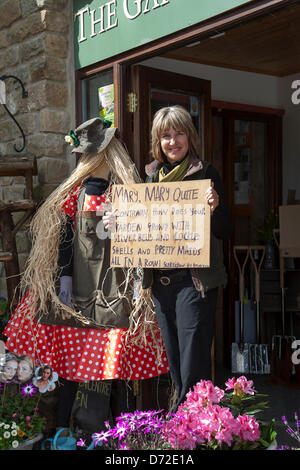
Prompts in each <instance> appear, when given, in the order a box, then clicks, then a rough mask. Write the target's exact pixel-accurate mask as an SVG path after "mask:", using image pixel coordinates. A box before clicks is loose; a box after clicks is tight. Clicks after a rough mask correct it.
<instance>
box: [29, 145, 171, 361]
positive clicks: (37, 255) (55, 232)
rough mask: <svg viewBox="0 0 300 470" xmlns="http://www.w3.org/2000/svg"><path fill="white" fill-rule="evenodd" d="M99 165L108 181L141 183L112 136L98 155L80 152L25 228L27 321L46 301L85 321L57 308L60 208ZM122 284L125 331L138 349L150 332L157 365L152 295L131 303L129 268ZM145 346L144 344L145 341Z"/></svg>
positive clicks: (62, 222) (158, 348)
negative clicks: (128, 308)
mask: <svg viewBox="0 0 300 470" xmlns="http://www.w3.org/2000/svg"><path fill="white" fill-rule="evenodd" d="M104 162H106V163H107V165H108V167H109V169H110V172H111V182H112V183H117V184H134V183H140V182H141V181H142V180H141V178H140V176H139V174H138V172H137V170H136V167H135V165H134V163H133V162H132V160H131V159H130V157H129V155H128V153H127V151H126V150H125V148H124V146H123V145H122V144H121V142H120V141H119V140H118V139H117V138H116V137H113V138H112V140H111V142H110V144H109V145H108V147H106V149H105V150H104V151H102V152H101V153H99V154H95V155H90V154H83V155H82V156H81V158H80V161H79V163H78V165H77V167H76V168H75V170H74V171H73V172H72V173H71V175H70V176H69V178H67V179H66V180H65V181H64V182H63V183H62V184H61V185H60V186H58V187H57V188H56V189H55V190H54V191H53V192H52V193H51V195H50V196H49V197H48V198H47V199H46V201H45V202H44V203H43V204H42V205H41V207H40V208H39V210H38V211H37V212H36V214H35V215H34V217H33V219H32V221H31V224H30V229H29V231H30V235H31V239H32V248H31V252H30V255H29V257H28V260H27V266H26V269H25V271H24V273H23V277H22V280H21V285H20V293H21V295H22V296H24V295H25V294H26V292H28V291H29V292H30V295H29V296H28V301H29V303H30V305H29V307H30V308H29V309H28V312H29V315H30V316H31V318H34V317H35V315H36V312H39V314H41V315H45V314H47V313H48V312H49V303H51V308H52V310H53V311H54V312H55V313H56V314H58V315H66V314H67V315H72V316H75V317H76V318H77V319H79V320H81V321H84V322H87V320H86V318H84V317H83V316H82V315H81V314H80V312H76V311H75V310H73V309H72V308H69V307H67V306H66V305H64V304H62V303H61V302H60V300H59V298H58V296H57V289H56V287H57V283H58V280H59V275H60V269H59V267H58V256H59V246H60V243H61V240H62V237H63V234H64V229H65V226H66V221H67V216H66V214H65V213H64V212H63V210H62V206H63V204H64V202H65V201H66V199H67V197H68V196H69V193H70V191H71V190H72V189H73V188H75V187H76V186H78V185H80V184H82V183H83V182H84V181H85V180H86V179H87V178H88V177H89V176H90V175H91V173H92V172H93V171H94V170H96V169H97V168H99V166H100V165H102V164H103V163H104ZM126 284H127V285H129V286H130V287H129V289H128V294H129V295H130V297H131V299H130V302H132V313H131V315H130V319H129V322H130V327H129V330H128V334H129V335H130V336H131V341H132V339H133V341H134V342H136V343H137V344H140V345H141V342H142V343H144V345H145V344H146V335H149V334H150V335H151V337H152V341H151V343H152V347H154V348H155V350H156V352H157V356H158V362H160V357H161V350H162V347H163V346H162V342H161V343H159V344H158V341H157V339H156V338H157V328H158V327H157V324H156V319H155V314H154V308H153V304H152V300H151V292H150V293H149V291H148V290H147V291H144V290H143V289H141V290H140V294H139V297H138V299H135V300H133V299H132V285H133V270H132V269H128V270H127V275H126ZM126 336H127V335H126ZM158 336H160V335H158ZM147 346H149V343H148V342H147ZM150 347H151V344H150Z"/></svg>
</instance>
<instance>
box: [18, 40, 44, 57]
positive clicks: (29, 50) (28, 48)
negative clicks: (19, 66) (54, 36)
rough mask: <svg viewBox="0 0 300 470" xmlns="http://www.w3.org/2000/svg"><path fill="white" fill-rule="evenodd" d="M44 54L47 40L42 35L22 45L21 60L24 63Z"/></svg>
mask: <svg viewBox="0 0 300 470" xmlns="http://www.w3.org/2000/svg"><path fill="white" fill-rule="evenodd" d="M43 52H45V38H44V35H43V34H40V35H38V36H35V37H34V38H31V39H29V40H27V41H25V42H24V43H22V44H21V45H20V60H21V61H22V62H23V63H24V62H26V61H27V60H29V59H31V58H32V57H35V56H36V55H38V54H42V53H43Z"/></svg>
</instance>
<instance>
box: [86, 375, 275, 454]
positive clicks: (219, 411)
mask: <svg viewBox="0 0 300 470" xmlns="http://www.w3.org/2000/svg"><path fill="white" fill-rule="evenodd" d="M225 385H226V390H225V391H224V390H222V389H220V388H219V387H216V386H214V385H213V383H212V382H211V381H205V380H201V381H200V382H198V383H197V384H196V385H195V387H194V388H193V390H190V391H189V392H188V393H187V395H186V400H185V402H184V403H182V404H181V405H180V406H179V408H178V410H177V412H176V413H168V414H165V415H164V414H163V410H160V411H148V412H140V411H136V412H135V413H125V414H122V415H121V416H120V417H118V418H117V420H116V425H115V426H114V427H110V425H109V423H106V427H107V430H103V431H101V432H99V433H94V434H93V435H92V444H91V445H90V446H89V447H88V448H89V449H91V448H95V447H97V446H101V447H100V449H114V450H168V449H169V450H265V449H268V448H269V447H270V446H272V445H273V446H274V444H275V442H276V441H275V438H276V431H275V420H271V421H270V422H264V421H261V420H259V419H257V418H255V415H256V414H258V413H259V412H260V411H262V410H263V409H264V408H266V407H267V402H265V401H261V399H262V398H264V397H265V396H266V395H263V394H258V393H256V391H255V390H254V388H253V382H252V381H251V380H249V381H248V380H247V379H246V377H244V376H241V377H239V378H238V379H235V378H234V377H233V378H232V379H230V380H228V381H227V382H226V384H225ZM77 445H80V446H85V445H86V444H85V442H84V441H83V440H81V441H79V442H78V443H77Z"/></svg>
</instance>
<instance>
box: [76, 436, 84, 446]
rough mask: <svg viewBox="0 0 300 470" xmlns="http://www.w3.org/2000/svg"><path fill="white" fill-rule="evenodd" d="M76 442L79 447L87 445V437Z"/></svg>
mask: <svg viewBox="0 0 300 470" xmlns="http://www.w3.org/2000/svg"><path fill="white" fill-rule="evenodd" d="M76 444H77V445H78V447H85V439H82V438H81V439H79V441H77V443H76Z"/></svg>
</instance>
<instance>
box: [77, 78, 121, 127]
mask: <svg viewBox="0 0 300 470" xmlns="http://www.w3.org/2000/svg"><path fill="white" fill-rule="evenodd" d="M94 117H104V118H105V119H107V120H109V121H111V122H112V125H114V86H113V71H112V70H105V71H104V72H101V73H97V74H96V75H93V76H92V77H89V78H86V79H84V80H82V121H86V120H87V119H92V118H94Z"/></svg>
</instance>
